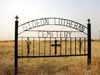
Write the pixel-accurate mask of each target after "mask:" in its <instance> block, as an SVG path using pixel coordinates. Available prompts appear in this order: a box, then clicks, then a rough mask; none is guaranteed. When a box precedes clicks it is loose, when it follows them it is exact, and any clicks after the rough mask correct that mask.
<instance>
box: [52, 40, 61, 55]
mask: <svg viewBox="0 0 100 75" xmlns="http://www.w3.org/2000/svg"><path fill="white" fill-rule="evenodd" d="M54 42H55V43H54V44H52V45H51V46H54V47H55V55H56V54H57V46H58V47H60V46H61V44H57V42H58V41H57V40H56V39H55V41H54Z"/></svg>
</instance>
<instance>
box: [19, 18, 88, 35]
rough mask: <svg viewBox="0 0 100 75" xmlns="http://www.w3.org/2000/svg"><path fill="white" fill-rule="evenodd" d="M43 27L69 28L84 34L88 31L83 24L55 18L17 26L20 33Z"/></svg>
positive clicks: (36, 20)
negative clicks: (20, 29)
mask: <svg viewBox="0 0 100 75" xmlns="http://www.w3.org/2000/svg"><path fill="white" fill-rule="evenodd" d="M45 25H55V26H63V27H69V28H72V29H74V30H78V31H80V32H83V33H85V34H87V30H88V27H86V26H85V25H83V24H80V23H78V22H75V21H72V20H69V19H64V18H56V17H46V18H39V19H35V20H31V21H28V22H25V23H23V24H21V25H19V26H18V28H22V31H21V32H20V33H23V32H25V31H29V30H31V29H34V28H37V27H41V26H45Z"/></svg>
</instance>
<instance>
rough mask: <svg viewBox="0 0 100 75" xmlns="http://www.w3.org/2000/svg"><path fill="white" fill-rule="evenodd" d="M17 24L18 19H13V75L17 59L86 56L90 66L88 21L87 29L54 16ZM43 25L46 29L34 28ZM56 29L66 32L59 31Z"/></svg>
mask: <svg viewBox="0 0 100 75" xmlns="http://www.w3.org/2000/svg"><path fill="white" fill-rule="evenodd" d="M18 22H19V21H18V16H16V21H15V75H17V73H18V72H17V71H18V59H20V58H40V57H67V56H87V59H88V60H87V62H88V65H90V64H91V24H90V20H89V19H88V24H87V26H84V25H82V24H80V23H78V22H74V21H72V20H68V19H63V18H56V17H52V18H51V17H49V18H40V19H35V20H32V21H28V22H26V23H24V24H21V25H19V24H18ZM45 26H49V27H47V28H44V29H43V28H40V29H38V28H39V27H45ZM53 26H56V27H53ZM59 26H63V27H65V28H66V29H63V30H60V29H58V27H59ZM68 28H70V29H69V30H68ZM71 29H72V30H71ZM77 33H78V34H77ZM79 34H82V35H79ZM83 35H84V36H83Z"/></svg>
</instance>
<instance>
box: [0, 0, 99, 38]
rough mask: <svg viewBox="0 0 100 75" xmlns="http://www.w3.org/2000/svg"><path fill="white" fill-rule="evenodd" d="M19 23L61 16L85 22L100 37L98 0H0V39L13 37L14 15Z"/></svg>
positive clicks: (93, 34) (93, 36)
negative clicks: (88, 21)
mask: <svg viewBox="0 0 100 75" xmlns="http://www.w3.org/2000/svg"><path fill="white" fill-rule="evenodd" d="M16 15H18V16H19V17H20V18H19V21H20V23H23V22H26V21H30V20H33V19H37V18H41V17H61V18H66V19H71V20H74V21H76V22H80V23H82V24H84V25H86V24H87V19H88V18H90V19H91V23H92V38H99V37H100V0H0V40H7V39H14V21H15V19H14V17H15V16H16Z"/></svg>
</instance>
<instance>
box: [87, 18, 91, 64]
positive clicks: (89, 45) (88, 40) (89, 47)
mask: <svg viewBox="0 0 100 75" xmlns="http://www.w3.org/2000/svg"><path fill="white" fill-rule="evenodd" d="M87 27H88V34H87V36H88V39H87V46H88V47H87V48H88V62H87V63H88V65H90V64H91V23H90V19H88V24H87Z"/></svg>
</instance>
